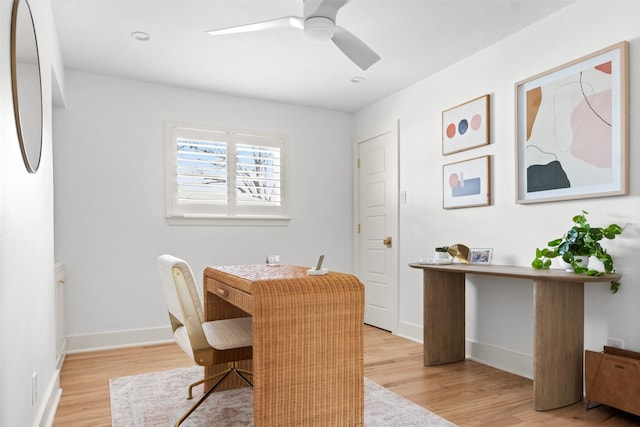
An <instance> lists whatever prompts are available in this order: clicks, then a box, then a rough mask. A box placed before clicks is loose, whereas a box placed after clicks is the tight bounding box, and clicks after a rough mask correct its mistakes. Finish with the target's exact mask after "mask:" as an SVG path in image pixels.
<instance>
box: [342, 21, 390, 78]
mask: <svg viewBox="0 0 640 427" xmlns="http://www.w3.org/2000/svg"><path fill="white" fill-rule="evenodd" d="M331 40H332V41H333V43H335V45H336V46H338V49H340V50H341V51H342V53H344V54H345V55H347V57H348V58H349V59H351V60H352V61H353V62H354V63H355V64H356V65H357V66H358V67H360V68H362V69H363V70H366V69H367V68H369V67H371V66H372V65H373V64H375V63H376V62H378V61H379V60H380V56H379V55H378V54H377V53H375V52H374V51H373V49H371V48H370V47H369V46H367V45H366V44H364V42H363V41H362V40H360V39H359V38H357V37H356V36H354V35H353V34H351V33H350V32H349V31H347V30H345V29H344V28H342V27H338V26H337V25H336V27H335V30H334V33H333V38H332V39H331Z"/></svg>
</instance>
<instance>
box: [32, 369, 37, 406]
mask: <svg viewBox="0 0 640 427" xmlns="http://www.w3.org/2000/svg"><path fill="white" fill-rule="evenodd" d="M37 402H38V373H37V372H34V373H33V375H31V406H36V403H37Z"/></svg>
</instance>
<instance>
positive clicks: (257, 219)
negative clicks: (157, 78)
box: [165, 121, 290, 225]
mask: <svg viewBox="0 0 640 427" xmlns="http://www.w3.org/2000/svg"><path fill="white" fill-rule="evenodd" d="M214 137H215V140H216V141H224V142H226V144H227V156H228V157H227V179H228V181H227V183H228V186H229V187H231V188H233V190H231V189H229V191H228V192H227V194H228V197H227V200H226V202H224V201H217V202H211V203H208V202H203V201H202V200H200V201H196V202H194V203H189V202H185V201H184V200H179V198H178V178H177V176H178V165H177V159H178V158H177V156H178V143H177V140H178V138H190V139H196V140H197V139H200V140H205V141H208V140H212V139H214ZM165 141H166V142H165V179H166V188H165V200H166V218H167V221H168V222H169V223H170V224H190V225H209V224H212V225H231V224H236V223H237V224H244V225H284V224H286V223H288V221H289V219H290V218H289V217H288V215H287V211H286V200H287V194H286V191H285V190H286V185H285V166H286V163H285V143H286V136H285V135H283V134H275V133H266V132H261V131H260V132H257V131H246V130H240V129H229V128H221V127H214V126H209V125H202V124H193V123H184V122H175V121H166V122H165ZM239 144H251V145H257V146H265V147H278V148H279V150H280V192H281V193H280V202H279V203H276V204H268V203H266V204H265V205H264V206H256V205H254V204H251V205H249V206H247V205H246V204H243V203H241V202H240V203H238V202H237V201H236V195H235V193H236V191H235V188H236V184H235V176H236V147H237V146H238V145H239ZM229 166H231V167H229Z"/></svg>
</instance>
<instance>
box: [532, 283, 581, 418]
mask: <svg viewBox="0 0 640 427" xmlns="http://www.w3.org/2000/svg"><path fill="white" fill-rule="evenodd" d="M534 286H535V287H534V293H535V294H534V295H535V296H534V312H535V317H534V322H535V326H534V328H535V331H534V352H533V353H534V357H533V406H534V408H535V409H536V410H538V411H546V410H549V409H555V408H560V407H563V406H567V405H571V404H573V403H576V402H580V401H581V400H582V354H583V351H584V283H581V282H575V283H574V282H555V281H543V280H536V281H535V285H534Z"/></svg>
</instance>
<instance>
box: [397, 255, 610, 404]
mask: <svg viewBox="0 0 640 427" xmlns="http://www.w3.org/2000/svg"><path fill="white" fill-rule="evenodd" d="M409 266H410V267H413V268H418V269H422V270H423V276H424V330H423V332H424V365H425V366H429V365H438V364H443V363H451V362H457V361H460V360H464V358H465V275H466V274H480V275H489V276H501V277H512V278H516V279H529V280H532V281H533V283H534V288H533V292H534V349H533V406H534V408H535V409H536V410H538V411H546V410H550V409H555V408H560V407H563V406H567V405H571V404H573V403H576V402H580V401H582V390H583V389H582V360H583V352H584V284H585V283H594V282H598V283H601V282H610V281H612V280H619V279H620V277H621V276H620V275H619V274H605V275H603V276H598V277H594V276H586V275H582V274H575V273H573V272H566V271H564V270H553V269H551V270H535V269H533V268H531V267H509V266H499V265H477V264H447V265H427V264H419V263H412V264H409Z"/></svg>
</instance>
